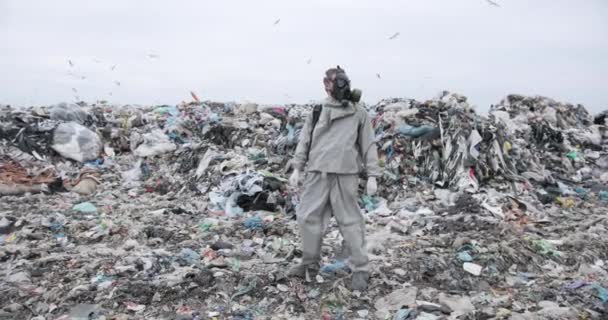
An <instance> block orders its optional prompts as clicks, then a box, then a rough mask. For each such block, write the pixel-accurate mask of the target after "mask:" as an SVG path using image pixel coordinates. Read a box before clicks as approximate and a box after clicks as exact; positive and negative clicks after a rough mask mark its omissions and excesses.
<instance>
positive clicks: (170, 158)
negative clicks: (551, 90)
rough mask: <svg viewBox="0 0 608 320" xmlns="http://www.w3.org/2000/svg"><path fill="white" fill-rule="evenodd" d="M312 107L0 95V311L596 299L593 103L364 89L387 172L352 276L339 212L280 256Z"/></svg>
mask: <svg viewBox="0 0 608 320" xmlns="http://www.w3.org/2000/svg"><path fill="white" fill-rule="evenodd" d="M312 107H313V105H283V106H279V105H256V104H252V103H247V104H236V103H214V102H199V101H193V102H190V103H182V104H180V105H176V106H167V105H163V106H136V105H124V106H114V105H105V104H96V105H87V104H85V103H80V104H65V103H64V104H58V105H54V106H50V107H31V108H11V107H9V106H0V203H1V206H0V272H1V274H2V282H0V291H1V292H2V293H3V294H2V295H1V297H0V305H1V306H2V309H1V310H0V319H36V320H41V319H121V320H122V319H318V318H321V319H324V320H328V319H397V320H405V319H423V320H424V319H426V320H429V319H605V318H606V317H608V242H607V241H606V239H608V231H607V228H608V210H607V209H606V208H607V207H608V144H607V142H608V129H607V128H608V127H607V120H606V119H607V118H606V115H608V112H603V113H600V114H598V115H595V116H592V115H590V114H589V113H588V112H587V111H586V110H585V108H584V107H583V106H581V105H576V106H575V105H570V104H565V103H561V102H557V101H554V100H552V99H549V98H545V97H524V96H517V95H509V96H507V97H506V98H505V99H503V100H502V101H501V102H500V103H498V104H497V105H494V106H492V108H491V110H490V112H489V114H488V115H487V116H486V115H482V114H479V113H477V112H476V111H475V108H474V107H473V106H472V105H470V104H469V102H468V101H467V99H466V97H464V96H462V95H458V94H455V93H450V92H442V93H441V94H440V95H438V96H437V97H435V98H433V99H430V100H428V101H424V102H421V101H416V100H411V99H385V100H382V101H380V102H379V103H377V104H376V105H373V106H366V109H367V110H368V112H369V114H370V116H372V118H373V124H374V127H375V132H376V138H377V145H378V149H379V154H380V161H381V166H382V168H383V176H382V177H381V178H380V183H379V186H380V188H379V194H378V196H376V197H368V196H362V197H361V199H360V208H361V210H362V211H363V212H364V214H365V217H366V219H367V221H368V223H367V232H366V234H367V243H368V250H369V254H370V258H371V273H372V274H371V279H370V286H369V289H368V291H367V292H353V291H351V290H350V288H349V287H348V283H350V281H347V280H348V279H347V278H348V277H349V274H350V273H349V268H348V263H347V261H346V260H344V258H345V257H343V256H342V255H341V248H340V245H341V237H340V234H339V231H338V229H337V226H336V224H335V222H332V223H331V225H330V228H329V230H328V234H327V236H326V238H325V241H324V246H323V250H322V251H323V261H322V267H321V272H320V274H319V275H317V276H316V277H314V278H312V279H306V280H300V279H291V278H287V277H286V276H285V273H286V270H287V269H288V267H289V266H291V265H293V264H295V263H297V262H298V259H300V258H301V248H300V247H299V235H298V229H297V223H296V221H295V217H294V215H295V207H296V206H297V205H298V203H299V197H298V194H299V193H300V192H301V190H299V189H298V188H293V187H290V186H288V183H287V180H286V177H287V176H288V175H289V173H290V168H291V164H290V160H291V157H292V155H293V152H294V151H295V147H296V145H297V142H298V137H299V135H300V134H301V130H302V126H303V122H304V118H305V117H306V116H307V115H308V114H309V112H310V111H311V110H312ZM363 185H364V184H362V188H361V190H362V189H363Z"/></svg>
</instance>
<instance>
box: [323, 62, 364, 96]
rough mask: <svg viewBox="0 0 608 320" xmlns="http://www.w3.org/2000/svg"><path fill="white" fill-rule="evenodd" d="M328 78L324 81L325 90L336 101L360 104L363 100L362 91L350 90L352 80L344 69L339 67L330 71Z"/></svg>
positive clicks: (327, 73)
mask: <svg viewBox="0 0 608 320" xmlns="http://www.w3.org/2000/svg"><path fill="white" fill-rule="evenodd" d="M326 75H327V77H326V78H325V79H323V80H324V83H325V90H326V91H327V93H328V94H329V95H330V96H331V97H332V98H334V99H336V100H338V101H345V100H346V101H352V102H355V103H356V102H359V101H360V100H361V90H359V89H354V90H352V91H351V89H350V79H349V78H348V76H347V75H346V72H345V71H344V69H342V68H340V66H337V67H336V68H335V69H330V70H328V71H327V72H326Z"/></svg>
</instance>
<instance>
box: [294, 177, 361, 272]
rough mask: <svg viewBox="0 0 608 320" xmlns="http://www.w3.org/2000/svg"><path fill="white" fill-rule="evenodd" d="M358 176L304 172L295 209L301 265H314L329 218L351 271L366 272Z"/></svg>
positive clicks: (317, 258) (319, 252) (319, 255)
mask: <svg viewBox="0 0 608 320" xmlns="http://www.w3.org/2000/svg"><path fill="white" fill-rule="evenodd" d="M358 187H359V176H358V175H355V174H333V173H320V172H308V173H307V175H306V178H305V180H304V192H303V193H302V197H301V201H300V205H299V206H298V208H297V209H296V215H297V218H298V224H299V226H300V232H301V235H302V251H303V260H302V263H303V264H312V263H318V261H319V259H320V258H321V244H322V241H323V235H324V234H325V231H326V229H327V226H328V224H329V219H330V218H331V216H332V215H333V216H334V217H335V218H336V220H337V221H338V227H339V228H340V233H342V237H343V238H344V243H345V244H346V245H347V246H348V249H350V254H351V256H350V259H349V261H350V264H351V268H352V270H353V271H368V262H369V259H368V257H367V251H366V248H365V218H364V217H363V215H362V213H361V210H359V205H358V204H357V200H358Z"/></svg>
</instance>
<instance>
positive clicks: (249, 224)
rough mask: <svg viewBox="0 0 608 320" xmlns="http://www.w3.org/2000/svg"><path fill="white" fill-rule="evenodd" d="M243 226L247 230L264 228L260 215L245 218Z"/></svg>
mask: <svg viewBox="0 0 608 320" xmlns="http://www.w3.org/2000/svg"><path fill="white" fill-rule="evenodd" d="M244 224H245V228H247V229H249V230H263V229H264V222H263V221H262V218H260V217H250V218H247V219H245V222H244Z"/></svg>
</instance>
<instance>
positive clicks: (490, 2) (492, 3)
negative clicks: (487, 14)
mask: <svg viewBox="0 0 608 320" xmlns="http://www.w3.org/2000/svg"><path fill="white" fill-rule="evenodd" d="M486 1H487V2H488V3H489V4H490V5H493V6H495V7H500V5H499V4H498V3H496V2H494V1H492V0H486Z"/></svg>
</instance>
